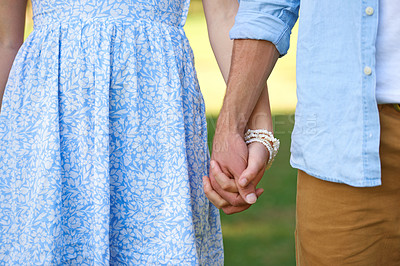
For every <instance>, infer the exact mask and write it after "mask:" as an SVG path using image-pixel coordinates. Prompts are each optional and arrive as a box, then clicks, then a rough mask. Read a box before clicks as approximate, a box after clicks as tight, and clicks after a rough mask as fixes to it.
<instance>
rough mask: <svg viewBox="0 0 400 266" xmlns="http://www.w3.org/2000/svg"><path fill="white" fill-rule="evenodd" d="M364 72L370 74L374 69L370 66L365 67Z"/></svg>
mask: <svg viewBox="0 0 400 266" xmlns="http://www.w3.org/2000/svg"><path fill="white" fill-rule="evenodd" d="M364 74H365V75H367V76H369V75H371V74H372V69H371V68H370V67H368V66H366V67H364Z"/></svg>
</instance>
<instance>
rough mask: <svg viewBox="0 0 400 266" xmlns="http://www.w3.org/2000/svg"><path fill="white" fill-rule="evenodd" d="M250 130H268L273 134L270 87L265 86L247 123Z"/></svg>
mask: <svg viewBox="0 0 400 266" xmlns="http://www.w3.org/2000/svg"><path fill="white" fill-rule="evenodd" d="M247 128H249V129H267V130H268V131H271V132H273V125H272V116H271V107H270V104H269V95H268V87H267V86H265V87H264V89H263V90H262V92H261V94H260V98H259V99H258V101H257V103H256V106H255V107H254V110H253V112H252V113H251V115H250V118H249V121H248V123H247Z"/></svg>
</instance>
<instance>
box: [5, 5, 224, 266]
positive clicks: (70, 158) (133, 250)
mask: <svg viewBox="0 0 400 266" xmlns="http://www.w3.org/2000/svg"><path fill="white" fill-rule="evenodd" d="M188 6H189V0H57V1H55V0H33V9H34V23H35V29H34V31H33V32H32V34H31V35H30V36H29V38H28V39H27V40H26V42H25V43H24V44H23V46H22V47H21V49H20V51H19V53H18V55H17V57H16V59H15V62H14V65H13V67H12V70H11V73H10V76H9V80H8V84H7V87H6V91H5V95H4V100H3V106H2V110H1V115H0V265H60V264H67V265H159V264H168V265H222V264H223V249H222V237H221V228H220V221H219V213H218V210H216V209H215V207H213V206H212V205H211V204H210V203H209V201H208V200H207V198H206V197H205V195H204V192H203V189H202V176H203V175H206V174H207V168H208V149H207V130H206V128H207V126H206V120H205V113H204V102H203V98H202V95H201V92H200V90H199V86H198V82H197V79H196V74H195V70H194V64H193V54H192V51H191V48H190V46H189V43H188V41H187V39H186V36H185V33H184V31H183V25H184V23H185V19H186V14H187V10H188Z"/></svg>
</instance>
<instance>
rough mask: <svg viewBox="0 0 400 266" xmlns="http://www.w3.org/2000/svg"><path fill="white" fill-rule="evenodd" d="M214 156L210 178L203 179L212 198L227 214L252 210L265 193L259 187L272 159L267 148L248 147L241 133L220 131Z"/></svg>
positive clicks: (253, 145)
mask: <svg viewBox="0 0 400 266" xmlns="http://www.w3.org/2000/svg"><path fill="white" fill-rule="evenodd" d="M221 143H224V145H222V144H221ZM212 158H213V161H212V162H211V169H210V179H208V178H207V177H205V178H204V180H203V181H204V190H205V192H206V195H207V197H208V198H209V200H210V201H211V202H212V203H213V204H214V205H215V206H216V207H218V208H220V209H222V210H223V211H224V212H225V213H227V214H231V213H236V212H240V211H243V210H245V209H248V208H249V207H250V206H251V204H253V203H254V202H255V201H256V200H257V198H258V197H259V196H260V195H261V194H262V192H263V189H257V190H256V186H257V184H258V182H259V181H260V179H261V178H262V176H263V173H264V170H265V163H266V160H267V158H268V152H267V151H266V149H265V147H264V146H263V145H262V144H260V143H252V144H250V145H249V146H248V147H247V145H246V144H245V143H244V140H243V138H242V137H241V136H240V135H238V134H237V135H230V136H229V135H226V134H222V135H219V134H217V135H216V137H215V138H214V150H213V156H212ZM247 159H249V163H248V164H247ZM239 184H241V185H239ZM244 199H246V201H245V200H244Z"/></svg>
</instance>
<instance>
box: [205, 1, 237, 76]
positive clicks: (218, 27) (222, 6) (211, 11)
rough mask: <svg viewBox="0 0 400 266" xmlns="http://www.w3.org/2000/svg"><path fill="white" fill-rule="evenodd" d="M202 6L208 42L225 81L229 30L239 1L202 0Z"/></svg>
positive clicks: (229, 60) (228, 51)
mask: <svg viewBox="0 0 400 266" xmlns="http://www.w3.org/2000/svg"><path fill="white" fill-rule="evenodd" d="M203 7H204V13H205V16H206V21H207V29H208V36H209V39H210V44H211V47H212V49H213V52H214V55H215V58H216V60H217V63H218V66H219V68H220V70H221V73H222V76H223V78H224V80H225V82H227V81H228V74H229V69H230V64H231V57H232V46H233V41H232V40H231V39H230V38H229V31H230V29H231V28H232V26H233V24H234V22H235V16H236V13H237V10H238V8H239V3H238V1H237V0H203Z"/></svg>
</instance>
